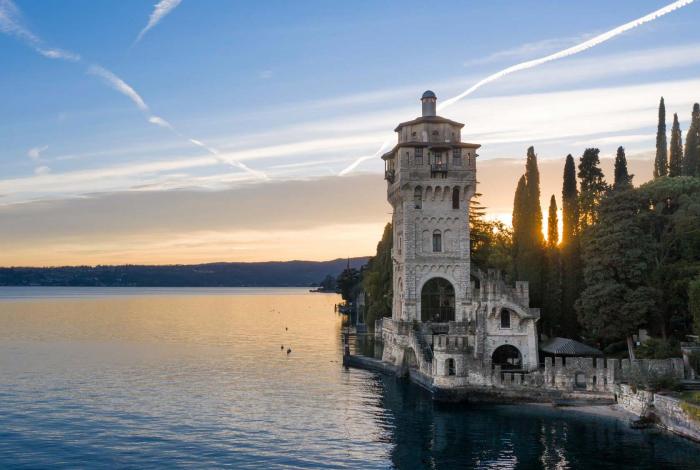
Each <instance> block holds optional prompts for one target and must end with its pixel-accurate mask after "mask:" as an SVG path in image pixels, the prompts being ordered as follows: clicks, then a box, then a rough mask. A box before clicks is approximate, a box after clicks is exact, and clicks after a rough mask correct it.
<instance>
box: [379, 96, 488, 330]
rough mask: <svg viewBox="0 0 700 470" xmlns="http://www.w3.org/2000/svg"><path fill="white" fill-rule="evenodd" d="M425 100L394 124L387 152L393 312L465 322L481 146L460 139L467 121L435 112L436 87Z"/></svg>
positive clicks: (402, 318) (425, 319)
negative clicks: (414, 114) (415, 113)
mask: <svg viewBox="0 0 700 470" xmlns="http://www.w3.org/2000/svg"><path fill="white" fill-rule="evenodd" d="M421 102H422V115H421V116H420V117H418V118H416V119H413V120H412V121H407V122H403V123H401V124H399V125H398V126H397V127H396V129H395V132H396V133H397V134H398V143H397V144H396V145H395V146H394V148H393V149H392V150H391V151H389V152H387V153H386V154H384V155H383V156H382V159H383V160H384V162H385V179H386V180H387V184H388V187H387V198H388V200H389V203H391V205H392V207H393V216H392V222H393V231H394V234H393V236H394V240H393V242H394V248H393V251H392V258H393V266H394V272H393V291H394V303H393V307H392V319H393V320H396V321H413V320H417V321H419V322H431V323H433V324H435V323H448V322H455V321H456V322H467V321H471V320H473V318H471V317H472V316H473V311H472V310H473V309H470V307H469V305H470V299H469V295H470V294H469V292H470V260H469V243H470V242H469V202H470V200H471V198H472V196H473V195H474V192H475V190H476V157H477V154H476V150H477V149H478V148H479V147H480V145H478V144H470V143H466V142H462V139H461V130H462V128H463V127H464V124H461V123H458V122H455V121H451V120H449V119H446V118H443V117H440V116H437V114H436V104H437V97H436V96H435V93H433V92H432V91H426V92H425V93H423V96H422V98H421Z"/></svg>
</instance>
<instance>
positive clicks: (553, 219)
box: [547, 194, 559, 248]
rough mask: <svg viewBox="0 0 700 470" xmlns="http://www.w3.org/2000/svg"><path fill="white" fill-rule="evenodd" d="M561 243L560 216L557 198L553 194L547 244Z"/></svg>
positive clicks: (550, 200) (554, 245)
mask: <svg viewBox="0 0 700 470" xmlns="http://www.w3.org/2000/svg"><path fill="white" fill-rule="evenodd" d="M558 244H559V216H558V215H557V199H556V198H555V197H554V194H552V197H551V198H549V216H548V217H547V246H548V247H550V248H551V247H555V248H556V246H557V245H558Z"/></svg>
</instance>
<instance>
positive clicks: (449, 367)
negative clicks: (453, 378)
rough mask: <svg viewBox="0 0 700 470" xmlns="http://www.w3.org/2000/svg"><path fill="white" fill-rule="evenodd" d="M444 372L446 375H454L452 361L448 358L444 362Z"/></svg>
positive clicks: (453, 363)
mask: <svg viewBox="0 0 700 470" xmlns="http://www.w3.org/2000/svg"><path fill="white" fill-rule="evenodd" d="M445 372H447V375H456V372H455V360H454V359H452V358H450V359H447V360H446V361H445Z"/></svg>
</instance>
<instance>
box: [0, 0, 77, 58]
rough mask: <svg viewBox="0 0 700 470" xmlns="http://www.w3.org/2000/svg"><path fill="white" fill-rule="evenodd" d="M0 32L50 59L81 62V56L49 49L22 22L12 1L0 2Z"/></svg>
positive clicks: (3, 0) (0, 0)
mask: <svg viewBox="0 0 700 470" xmlns="http://www.w3.org/2000/svg"><path fill="white" fill-rule="evenodd" d="M0 32H1V33H3V34H7V35H10V36H13V37H15V38H17V39H19V40H20V41H22V42H23V43H24V44H26V45H27V46H29V47H31V48H32V49H34V51H36V52H37V53H39V54H41V55H42V56H44V57H46V58H48V59H59V60H67V61H70V62H78V61H80V55H78V54H76V53H74V52H70V51H66V50H63V49H58V48H51V47H47V46H46V45H45V44H44V41H43V40H42V39H41V38H40V37H39V36H37V35H36V34H34V33H32V32H31V31H30V30H29V28H27V27H26V26H25V25H24V24H23V21H22V14H21V13H20V11H19V8H17V6H16V5H15V4H14V3H13V2H12V0H0Z"/></svg>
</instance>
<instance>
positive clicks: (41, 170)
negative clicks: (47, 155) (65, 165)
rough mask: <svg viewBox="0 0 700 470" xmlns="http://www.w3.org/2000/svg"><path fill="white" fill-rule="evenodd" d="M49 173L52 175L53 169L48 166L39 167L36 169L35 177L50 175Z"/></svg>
mask: <svg viewBox="0 0 700 470" xmlns="http://www.w3.org/2000/svg"><path fill="white" fill-rule="evenodd" d="M49 173H51V168H49V167H48V166H39V167H36V168H35V169H34V174H35V175H48V174H49Z"/></svg>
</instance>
